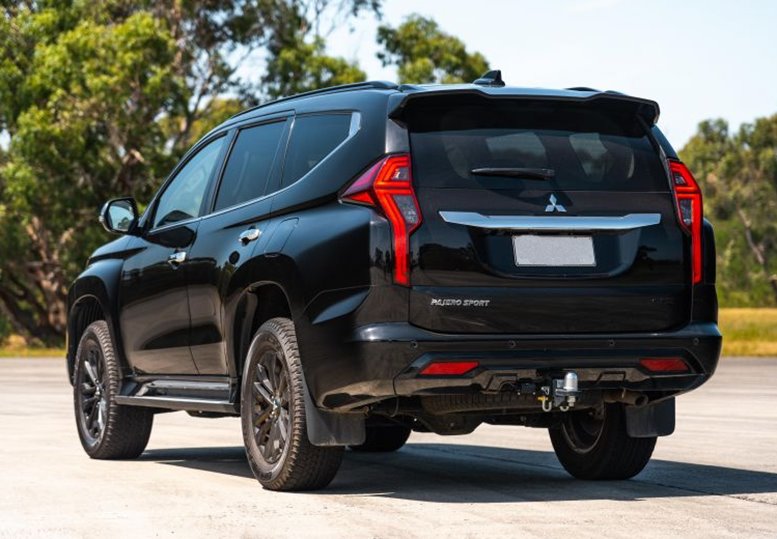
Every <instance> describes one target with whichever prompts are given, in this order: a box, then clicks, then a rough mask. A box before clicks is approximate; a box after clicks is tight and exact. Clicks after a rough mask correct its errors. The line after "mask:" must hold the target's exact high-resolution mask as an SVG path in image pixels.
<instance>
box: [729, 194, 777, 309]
mask: <svg viewBox="0 0 777 539" xmlns="http://www.w3.org/2000/svg"><path fill="white" fill-rule="evenodd" d="M737 216H739V221H740V222H741V223H742V226H743V227H744V229H745V240H746V241H747V246H748V247H750V252H752V253H753V256H754V257H755V260H756V262H758V265H759V266H761V268H762V269H763V271H764V274H765V275H766V279H767V280H768V281H769V285H770V286H771V287H772V294H774V301H775V303H777V275H771V274H770V273H769V260H768V257H767V253H766V246H765V245H764V244H763V243H758V242H756V241H755V238H754V237H753V229H752V223H751V221H750V219H749V218H748V217H747V214H746V213H745V212H744V210H742V208H737Z"/></svg>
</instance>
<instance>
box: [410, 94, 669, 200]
mask: <svg viewBox="0 0 777 539" xmlns="http://www.w3.org/2000/svg"><path fill="white" fill-rule="evenodd" d="M445 101H447V102H440V103H437V102H436V101H435V100H433V99H427V100H423V101H422V100H419V103H418V104H417V105H416V106H414V107H413V108H412V109H410V110H408V112H407V115H406V120H407V123H408V127H409V130H410V143H411V147H412V157H413V169H414V178H415V181H416V182H417V183H418V184H419V186H421V187H436V188H472V187H477V186H482V187H484V188H488V189H534V188H537V189H541V188H550V189H568V190H593V191H598V190H602V191H668V189H669V186H668V182H667V179H666V175H665V172H664V169H663V167H662V165H661V160H660V157H659V154H658V152H657V151H656V149H655V148H654V147H653V145H652V143H651V141H650V139H649V138H648V136H647V134H646V128H645V126H644V125H643V124H641V123H640V122H639V120H638V119H637V117H636V116H635V115H634V114H633V113H631V112H629V110H628V109H624V108H623V107H617V106H616V107H604V106H602V105H601V104H598V105H597V106H594V105H593V104H590V103H588V104H586V103H584V104H580V103H563V102H558V101H555V102H553V101H518V100H516V101H507V100H499V101H497V100H493V99H492V100H486V99H482V98H480V99H477V100H473V99H467V100H464V99H459V100H451V99H446V100H445ZM484 168H485V169H499V170H502V171H510V174H505V175H504V176H502V175H500V174H501V172H499V171H496V172H495V171H494V170H491V172H490V173H488V174H483V173H482V170H481V171H479V173H473V169H484ZM527 169H528V170H527ZM524 170H526V172H527V173H531V172H534V174H533V175H534V179H528V178H526V177H524V176H522V171H524ZM537 171H540V172H542V173H543V174H545V177H540V178H537Z"/></svg>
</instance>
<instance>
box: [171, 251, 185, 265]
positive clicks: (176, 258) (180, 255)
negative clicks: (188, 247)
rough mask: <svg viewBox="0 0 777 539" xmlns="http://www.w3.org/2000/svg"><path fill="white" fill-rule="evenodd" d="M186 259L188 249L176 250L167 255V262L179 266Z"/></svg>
mask: <svg viewBox="0 0 777 539" xmlns="http://www.w3.org/2000/svg"><path fill="white" fill-rule="evenodd" d="M185 260H186V251H176V252H174V253H173V254H171V255H170V256H168V257H167V262H168V264H170V265H171V266H173V267H175V268H177V267H178V266H179V265H180V264H182V263H183V262H184V261H185Z"/></svg>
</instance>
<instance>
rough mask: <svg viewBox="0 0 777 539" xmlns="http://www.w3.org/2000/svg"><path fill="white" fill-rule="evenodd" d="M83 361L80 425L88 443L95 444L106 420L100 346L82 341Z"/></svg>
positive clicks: (80, 388) (104, 384) (105, 392)
mask: <svg viewBox="0 0 777 539" xmlns="http://www.w3.org/2000/svg"><path fill="white" fill-rule="evenodd" d="M84 348H85V350H84V360H83V361H84V362H83V365H82V369H81V372H80V375H79V379H78V387H79V391H78V404H79V411H80V414H81V426H82V428H83V431H84V434H86V438H87V441H88V443H89V444H90V445H94V444H97V443H98V442H99V441H100V439H101V438H102V436H103V433H104V432H105V425H106V423H107V420H108V391H107V389H106V388H107V385H108V384H107V373H106V370H105V362H104V361H103V355H102V351H101V350H100V346H99V345H98V344H97V343H96V342H93V341H87V342H85V343H84Z"/></svg>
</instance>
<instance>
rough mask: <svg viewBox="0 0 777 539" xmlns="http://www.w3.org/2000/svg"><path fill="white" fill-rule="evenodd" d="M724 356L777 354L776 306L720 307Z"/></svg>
mask: <svg viewBox="0 0 777 539" xmlns="http://www.w3.org/2000/svg"><path fill="white" fill-rule="evenodd" d="M719 325H720V331H721V333H723V355H725V356H777V309H721V310H720V320H719Z"/></svg>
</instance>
